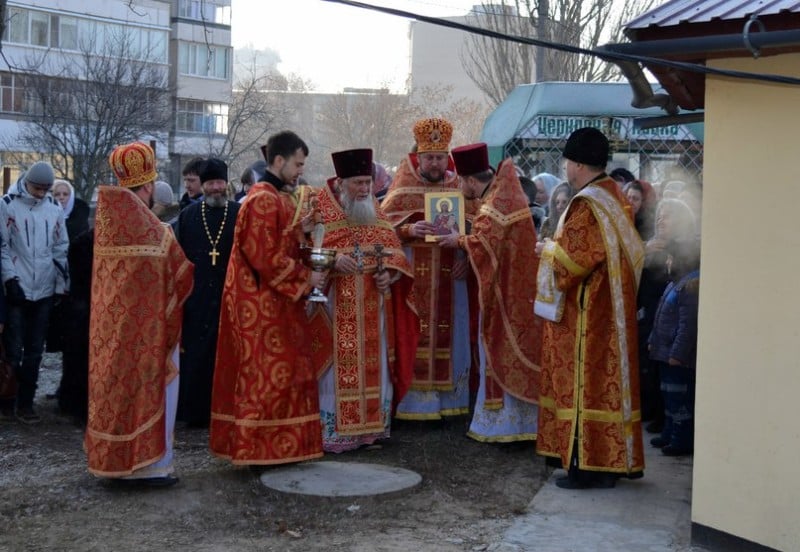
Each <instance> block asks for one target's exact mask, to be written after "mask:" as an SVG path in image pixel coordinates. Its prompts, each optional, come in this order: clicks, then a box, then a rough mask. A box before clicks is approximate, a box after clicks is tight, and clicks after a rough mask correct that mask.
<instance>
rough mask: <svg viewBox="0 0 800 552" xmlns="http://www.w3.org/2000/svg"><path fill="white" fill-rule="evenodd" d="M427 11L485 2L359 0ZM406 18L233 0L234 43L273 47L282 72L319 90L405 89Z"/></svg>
mask: <svg viewBox="0 0 800 552" xmlns="http://www.w3.org/2000/svg"><path fill="white" fill-rule="evenodd" d="M360 1H361V2H362V3H364V4H372V5H379V6H385V7H391V8H395V9H400V10H404V11H408V12H413V13H419V14H422V15H428V16H453V15H465V14H466V13H467V12H468V11H469V9H470V8H471V7H472V6H473V5H478V4H480V3H481V0H360ZM410 21H411V20H410V19H406V18H403V17H398V16H393V15H388V14H384V13H379V12H375V11H372V10H366V9H362V8H356V7H352V6H348V5H345V4H337V3H335V2H326V1H324V0H232V3H231V33H232V42H233V47H234V48H245V47H251V48H255V49H263V48H271V49H273V50H275V51H277V52H278V54H279V55H280V58H281V63H280V64H279V65H278V70H279V71H281V73H283V74H289V73H295V74H297V75H300V76H302V77H304V78H306V79H310V80H311V81H312V82H313V83H314V89H315V90H316V91H319V92H340V91H341V90H342V88H344V87H345V86H349V87H357V88H377V87H381V86H384V85H388V86H389V88H391V89H392V90H395V91H397V90H401V89H403V86H404V84H405V79H406V77H407V75H408V63H409V60H408V57H409V42H408V24H409V22H410Z"/></svg>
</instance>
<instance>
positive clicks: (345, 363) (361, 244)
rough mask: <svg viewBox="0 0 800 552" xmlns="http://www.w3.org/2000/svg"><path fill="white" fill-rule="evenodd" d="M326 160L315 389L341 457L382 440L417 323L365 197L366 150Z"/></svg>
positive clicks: (369, 196)
mask: <svg viewBox="0 0 800 552" xmlns="http://www.w3.org/2000/svg"><path fill="white" fill-rule="evenodd" d="M332 157H333V165H334V167H335V168H336V176H337V178H336V179H335V180H334V182H333V184H334V188H335V189H336V191H334V189H332V188H331V187H330V186H326V187H324V188H323V189H322V190H321V191H320V193H319V194H318V196H317V198H318V208H319V210H320V213H321V215H322V221H323V223H324V227H325V235H324V239H323V241H322V247H325V248H330V249H335V250H336V252H337V257H336V265H335V267H334V269H333V271H332V272H331V285H330V291H329V292H328V299H329V301H328V303H327V307H328V312H327V314H328V316H329V317H330V319H331V327H332V329H333V337H332V339H331V337H330V334H328V335H322V336H321V337H320V339H321V340H322V339H326V341H327V343H325V348H326V349H329V350H330V349H332V351H330V352H329V353H328V355H329V358H330V361H329V362H328V363H326V365H325V366H324V367H323V369H324V372H323V373H322V377H321V378H320V384H319V389H320V412H321V415H322V443H323V447H324V448H325V451H328V452H342V451H345V450H351V449H354V448H357V447H359V446H362V445H368V444H371V443H373V442H375V441H376V440H377V439H384V438H388V437H389V432H390V424H391V413H392V404H393V403H394V404H395V405H396V404H397V403H398V402H399V401H400V400H401V399H402V398H403V395H404V394H405V393H406V391H407V390H408V386H409V385H410V383H411V374H412V371H413V364H414V355H415V353H416V346H417V337H418V332H419V319H418V317H417V314H416V310H415V307H414V301H413V297H412V285H413V280H414V277H413V273H412V271H411V266H410V265H409V264H408V261H407V260H406V257H405V254H404V253H403V249H402V248H401V246H400V240H399V239H398V238H397V234H396V233H395V231H394V227H392V225H391V224H390V223H389V221H388V220H386V217H385V216H384V215H383V213H382V212H381V211H380V207H378V205H377V200H376V199H375V197H374V195H373V193H372V150H370V149H355V150H347V151H340V152H336V153H333V154H332ZM375 246H382V247H380V248H378V249H377V250H376V249H375ZM379 254H380V255H381V256H380V257H379V256H378V255H379ZM318 308H323V307H318Z"/></svg>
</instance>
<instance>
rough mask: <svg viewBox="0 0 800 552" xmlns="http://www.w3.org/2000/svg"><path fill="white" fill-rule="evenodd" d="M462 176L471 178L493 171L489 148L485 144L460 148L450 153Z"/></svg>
mask: <svg viewBox="0 0 800 552" xmlns="http://www.w3.org/2000/svg"><path fill="white" fill-rule="evenodd" d="M450 155H452V156H453V162H454V163H455V165H456V172H457V173H458V174H459V175H460V176H470V175H472V174H478V173H481V172H484V171H488V170H489V169H491V168H492V167H491V165H489V148H488V147H487V146H486V144H485V143H483V142H478V143H477V144H468V145H466V146H459V147H457V148H454V149H453V151H451V152H450Z"/></svg>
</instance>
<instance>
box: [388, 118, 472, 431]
mask: <svg viewBox="0 0 800 552" xmlns="http://www.w3.org/2000/svg"><path fill="white" fill-rule="evenodd" d="M452 136H453V126H452V125H451V124H450V123H449V122H448V121H446V120H444V119H440V118H430V119H421V120H419V121H417V122H416V123H415V124H414V138H415V140H416V148H417V149H416V153H413V154H410V155H409V156H408V157H407V158H406V159H404V160H403V161H401V163H400V167H399V168H398V170H397V174H396V176H395V178H394V181H393V182H392V185H391V186H390V188H389V192H388V193H387V194H386V198H385V199H384V200H383V202H382V203H381V209H382V210H383V212H384V213H386V216H387V217H388V219H389V221H390V222H391V223H392V224H393V225H394V227H395V228H396V230H397V233H398V235H399V237H400V241H401V242H402V244H403V247H404V249H405V252H406V256H407V257H408V260H409V262H410V263H411V266H412V267H413V269H414V296H415V301H416V305H417V313H418V314H419V332H420V336H419V344H418V346H417V354H416V360H415V363H414V378H413V380H412V382H411V390H410V391H409V392H408V393H407V394H406V396H405V398H404V399H403V401H402V402H401V403H400V405H399V406H398V407H397V414H396V417H397V418H400V419H406V420H438V419H441V418H442V416H454V415H460V414H466V413H467V412H468V411H469V367H470V363H471V358H470V344H469V304H468V299H467V283H466V276H467V273H468V265H469V263H468V261H467V259H466V255H465V254H464V252H463V251H455V250H452V249H442V248H440V247H439V246H438V245H437V244H436V243H435V242H426V241H425V236H428V235H434V234H435V233H436V227H435V226H434V225H433V224H432V223H431V222H427V221H426V220H425V194H426V193H427V192H443V191H454V190H457V189H458V178H457V177H456V174H455V173H454V172H453V171H451V170H449V169H448V165H449V164H450V162H451V159H450V156H449V154H448V151H449V148H450V139H451V138H452Z"/></svg>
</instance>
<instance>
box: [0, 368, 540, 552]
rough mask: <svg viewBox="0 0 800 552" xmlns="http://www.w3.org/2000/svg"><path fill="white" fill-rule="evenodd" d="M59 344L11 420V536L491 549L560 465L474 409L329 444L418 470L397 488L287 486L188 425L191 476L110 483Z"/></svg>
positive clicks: (52, 546)
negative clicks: (486, 423) (87, 438)
mask: <svg viewBox="0 0 800 552" xmlns="http://www.w3.org/2000/svg"><path fill="white" fill-rule="evenodd" d="M60 373H61V371H60V357H59V356H58V355H56V354H47V355H45V360H44V362H43V366H42V370H41V375H40V386H39V391H38V394H37V407H38V411H39V413H40V415H41V416H42V418H43V420H42V423H41V424H39V425H37V426H25V425H23V424H20V423H18V422H7V423H2V424H0V492H1V493H2V500H0V526H1V527H2V530H1V531H0V550H9V551H17V550H20V551H21V550H25V551H39V550H80V551H107V550H112V549H113V550H115V551H117V552H123V551H141V550H193V551H228V550H231V551H239V550H241V551H245V550H247V551H252V550H275V551H309V550H330V551H359V552H360V551H363V552H367V551H370V552H372V551H400V550H402V551H411V550H424V551H432V552H439V551H441V552H450V551H453V552H455V551H464V550H467V551H482V550H487V551H491V550H492V549H493V548H495V545H496V544H497V542H498V540H499V538H500V536H501V535H502V533H503V531H504V530H505V529H506V528H507V527H508V526H509V525H510V524H511V523H512V522H513V520H514V518H515V516H516V515H519V514H521V513H523V512H524V511H525V510H526V508H527V506H528V504H529V503H530V501H531V499H532V498H533V496H534V495H535V493H536V491H537V490H538V489H539V487H541V485H542V484H543V483H544V482H545V481H546V479H547V476H548V475H549V470H548V468H546V467H545V465H544V462H543V460H542V459H541V458H539V457H536V456H535V454H534V447H533V444H532V443H519V444H508V445H489V444H483V443H477V442H475V441H472V440H470V439H468V438H466V437H465V431H466V425H467V420H466V418H455V419H452V420H447V421H444V422H425V423H410V422H397V423H395V425H394V427H393V430H392V438H391V439H389V440H388V441H386V442H384V443H382V444H381V445H378V446H374V447H368V448H364V449H360V450H357V451H352V452H349V453H344V454H341V455H335V456H329V457H326V458H329V459H335V460H337V461H342V462H348V461H352V462H371V463H377V464H385V465H390V466H398V467H402V468H406V469H411V470H414V471H416V472H418V473H420V474H421V475H422V478H423V479H422V484H421V485H419V486H418V487H416V488H414V489H411V490H409V491H405V492H401V493H396V494H392V495H383V496H375V497H365V498H362V497H358V498H320V497H313V496H304V495H290V494H283V493H280V492H277V491H273V490H270V489H268V488H266V487H264V486H263V485H261V483H260V481H259V479H258V477H257V474H256V473H254V472H253V471H251V470H249V469H247V468H234V467H232V466H230V465H229V464H226V463H225V462H222V461H220V460H217V459H215V458H213V457H212V456H211V455H210V454H209V453H208V450H207V443H208V432H207V431H206V430H202V429H186V428H183V427H181V426H180V425H179V427H178V429H177V430H176V450H175V454H176V468H177V473H178V475H179V476H180V478H181V480H180V482H179V483H178V485H176V486H174V487H171V488H168V489H146V490H133V489H118V488H110V487H108V486H107V485H105V484H103V483H101V482H100V481H98V480H97V479H95V478H94V477H92V476H91V475H90V474H89V473H88V472H87V470H86V459H85V455H84V454H83V450H82V448H81V444H82V438H83V430H82V428H81V427H79V426H76V425H75V424H73V423H72V422H71V421H70V420H69V419H67V418H64V417H62V416H60V415H58V414H57V413H56V412H55V409H56V405H55V401H54V400H48V399H46V398H45V395H46V394H47V393H53V392H54V391H55V389H56V387H57V385H58V379H59V378H60Z"/></svg>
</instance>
